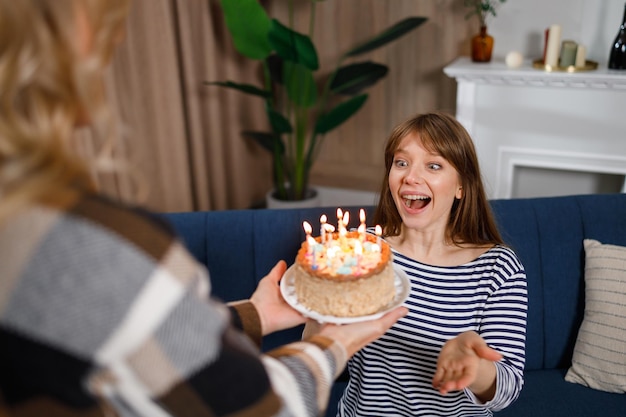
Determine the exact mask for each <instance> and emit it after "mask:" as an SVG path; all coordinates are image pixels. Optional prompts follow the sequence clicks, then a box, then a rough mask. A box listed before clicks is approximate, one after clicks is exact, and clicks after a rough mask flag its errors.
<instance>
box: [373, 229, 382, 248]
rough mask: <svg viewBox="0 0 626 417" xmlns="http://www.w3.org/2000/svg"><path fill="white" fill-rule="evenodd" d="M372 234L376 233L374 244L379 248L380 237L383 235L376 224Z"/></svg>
mask: <svg viewBox="0 0 626 417" xmlns="http://www.w3.org/2000/svg"><path fill="white" fill-rule="evenodd" d="M374 233H376V244H377V245H378V247H379V248H380V236H381V235H382V234H383V228H382V227H380V225H379V224H377V225H376V228H375V231H374Z"/></svg>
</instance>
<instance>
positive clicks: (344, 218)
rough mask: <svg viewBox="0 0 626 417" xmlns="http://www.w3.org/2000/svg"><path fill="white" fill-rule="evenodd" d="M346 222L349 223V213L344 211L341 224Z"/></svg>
mask: <svg viewBox="0 0 626 417" xmlns="http://www.w3.org/2000/svg"><path fill="white" fill-rule="evenodd" d="M348 223H350V213H348V212H347V211H346V212H345V213H343V224H348Z"/></svg>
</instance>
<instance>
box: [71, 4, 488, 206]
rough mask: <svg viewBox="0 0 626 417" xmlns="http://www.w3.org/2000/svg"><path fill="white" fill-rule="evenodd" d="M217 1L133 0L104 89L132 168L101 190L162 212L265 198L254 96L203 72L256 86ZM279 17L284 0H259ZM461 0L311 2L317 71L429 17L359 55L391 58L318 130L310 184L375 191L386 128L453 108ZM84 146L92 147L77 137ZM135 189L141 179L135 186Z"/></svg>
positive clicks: (302, 12)
mask: <svg viewBox="0 0 626 417" xmlns="http://www.w3.org/2000/svg"><path fill="white" fill-rule="evenodd" d="M219 3H220V2H219V0H134V1H133V3H132V10H131V15H130V17H129V20H128V27H127V34H126V39H125V40H124V42H123V44H122V45H121V46H120V48H119V49H118V51H117V52H116V55H115V57H114V59H113V63H112V66H111V68H110V72H109V74H108V77H107V80H106V81H107V89H108V92H109V95H110V98H111V102H112V106H113V110H114V111H115V112H116V113H117V115H118V116H119V119H120V120H121V121H122V123H123V128H124V137H123V141H122V142H121V143H120V144H118V146H117V147H116V154H117V155H118V156H119V157H121V158H122V159H125V160H127V161H129V164H130V165H131V166H132V167H133V169H134V170H135V171H136V172H139V173H140V174H141V175H140V176H138V177H137V176H131V175H129V173H127V172H120V173H118V174H117V176H113V177H112V178H111V177H107V178H102V177H99V179H98V182H99V185H100V186H101V188H102V189H103V190H104V191H105V192H107V193H109V194H112V195H114V196H117V197H120V198H122V199H130V198H131V197H132V196H133V195H136V194H137V192H138V190H142V189H148V190H149V194H148V195H147V197H146V198H145V199H144V200H143V201H141V202H142V203H143V204H144V205H146V206H147V207H148V208H150V209H152V210H155V211H160V212H174V211H193V210H225V209H245V208H250V207H256V206H260V205H262V202H263V200H264V196H265V193H266V192H267V191H269V190H270V188H271V185H272V178H271V175H272V174H271V158H270V155H269V153H268V152H267V151H266V150H264V149H262V148H261V147H260V146H259V145H258V144H256V143H253V142H251V141H249V140H246V139H244V138H243V137H242V136H241V131H242V130H266V129H267V122H266V120H265V116H264V110H263V103H262V101H261V99H259V98H256V97H251V96H248V95H246V94H243V93H240V92H238V91H234V90H228V89H224V88H221V87H217V86H209V85H206V83H205V82H206V81H225V80H232V81H236V82H245V83H249V84H257V85H260V82H261V79H262V77H261V74H260V72H259V70H260V67H259V64H258V62H253V61H250V60H248V59H247V58H245V57H242V56H241V55H239V54H238V53H236V51H235V50H234V47H233V45H232V42H231V40H230V36H229V34H228V31H227V28H226V27H225V24H224V21H223V18H222V14H221V8H220V4H219ZM262 3H263V5H264V6H265V7H266V8H267V10H268V12H269V13H270V15H271V17H276V18H278V19H280V20H281V21H283V22H284V21H286V15H287V4H288V2H287V1H286V0H265V1H262ZM308 5H309V0H296V1H295V6H296V7H295V11H296V19H295V20H296V23H297V25H300V24H302V25H303V26H302V28H301V27H297V29H299V30H301V31H307V30H308V29H307V26H306V25H307V24H308V14H309V6H308ZM465 13H466V10H465V8H464V6H463V1H462V0H393V1H383V0H326V1H323V2H319V3H318V6H317V16H316V25H315V35H314V42H315V44H316V47H317V49H318V54H319V56H320V62H321V66H322V71H324V70H325V69H326V70H328V69H330V68H331V66H332V65H333V63H334V62H335V61H336V60H337V59H338V57H339V55H340V54H341V53H342V52H344V51H345V50H347V49H348V48H350V47H352V46H353V45H355V44H356V43H358V42H360V41H364V40H366V39H368V38H370V37H371V36H373V35H374V34H376V33H378V32H380V31H382V30H383V29H385V28H387V27H389V26H391V25H392V24H394V23H396V22H397V21H399V20H401V19H403V18H405V17H408V16H425V17H428V19H429V20H428V21H427V22H426V23H425V24H424V25H422V26H420V27H419V28H418V29H416V30H414V31H413V32H411V33H410V34H408V35H406V36H404V37H403V38H401V39H399V40H397V41H395V42H394V43H392V44H389V45H387V46H385V47H383V48H381V49H379V50H376V51H374V52H372V53H371V54H370V55H364V56H363V57H359V59H360V60H373V61H376V62H380V63H383V64H386V65H388V66H389V73H388V75H387V77H386V78H385V79H383V80H382V81H381V82H379V83H378V84H377V85H376V86H374V87H373V88H371V89H370V90H368V91H369V92H370V97H369V99H368V101H367V102H366V104H365V106H364V107H363V108H362V109H361V110H360V111H359V113H357V115H356V116H355V117H353V118H352V119H350V120H349V121H348V122H346V123H345V124H344V125H342V126H340V127H339V128H338V129H336V130H334V131H332V132H330V133H329V134H328V135H327V137H326V138H325V139H324V144H323V146H322V150H321V153H320V155H319V158H318V160H317V162H316V164H315V166H314V168H313V176H312V180H311V182H312V183H313V184H319V185H328V186H339V187H347V188H353V189H361V190H367V191H377V190H378V187H379V185H380V180H381V178H382V174H383V160H382V150H383V144H384V141H385V139H386V136H387V135H388V134H389V132H390V131H391V129H392V128H393V126H394V125H396V124H398V123H400V122H401V121H403V120H404V119H406V118H407V117H409V116H411V115H413V114H415V113H418V112H425V111H431V110H447V111H450V112H452V113H453V112H454V110H455V95H456V85H455V82H454V80H452V79H449V78H448V77H446V76H445V74H444V73H443V67H444V66H446V65H447V64H449V63H450V62H452V61H453V60H454V59H455V58H456V57H457V56H459V55H468V53H469V39H470V37H471V36H472V35H473V34H474V31H475V28H476V25H475V22H470V21H467V20H465V18H464V16H465ZM84 136H85V138H84V143H83V144H82V145H81V146H82V147H83V148H84V151H85V152H87V153H89V152H92V151H93V152H95V150H94V149H95V148H96V147H97V144H90V143H89V140H90V138H89V135H88V134H85V135H84ZM138 187H139V188H138Z"/></svg>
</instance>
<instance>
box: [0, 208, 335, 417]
mask: <svg viewBox="0 0 626 417" xmlns="http://www.w3.org/2000/svg"><path fill="white" fill-rule="evenodd" d="M209 290H210V284H209V280H208V276H207V271H206V270H205V269H204V268H203V267H202V266H201V265H200V264H198V263H197V262H196V261H195V260H194V259H193V258H192V256H191V255H190V254H189V253H188V252H187V251H186V250H185V248H184V247H183V246H182V244H181V242H180V241H179V240H177V239H176V238H175V236H174V235H173V233H172V232H171V229H170V228H169V227H168V226H167V225H166V224H164V223H162V222H161V221H160V220H158V219H156V218H154V217H152V216H150V215H148V214H146V213H141V212H138V211H136V210H132V209H129V208H126V207H123V206H120V205H118V204H116V203H112V202H110V201H107V200H105V199H103V198H100V197H94V196H90V197H84V198H81V199H79V200H78V201H75V202H73V203H72V204H70V205H69V207H66V208H58V207H51V206H36V207H32V208H30V209H28V210H25V211H24V212H22V213H21V214H19V215H18V216H15V217H14V218H13V219H12V220H11V221H10V222H8V224H3V225H0V416H3V415H4V413H8V415H11V416H37V417H43V416H104V415H107V416H109V415H119V416H151V417H152V416H154V417H160V416H207V417H208V416H242V417H243V416H254V417H262V416H290V415H293V416H313V415H318V414H319V413H320V412H321V411H322V410H324V409H325V408H326V402H327V400H328V395H329V389H330V386H331V385H332V381H333V379H334V378H335V377H336V376H337V374H338V373H339V372H340V371H341V370H342V369H343V367H344V365H345V361H346V358H345V353H344V351H343V350H342V348H341V347H340V346H338V345H337V344H335V343H333V342H332V341H331V340H329V339H327V338H323V337H316V338H313V339H310V340H308V341H302V342H296V343H293V344H290V345H288V346H284V347H282V348H279V349H276V350H274V351H272V352H269V353H268V354H267V355H262V354H261V353H260V351H259V349H258V346H256V345H255V344H254V343H253V342H252V340H253V339H254V338H256V339H259V338H260V329H259V327H260V326H259V318H258V315H257V313H256V310H255V309H254V307H252V305H251V304H250V303H246V302H243V303H237V304H234V305H232V306H231V307H230V308H228V307H226V306H225V305H223V304H220V303H219V302H217V301H214V300H211V299H210V298H209V297H208V293H209ZM241 330H243V331H244V332H246V333H248V334H249V335H253V336H254V337H253V338H250V337H248V336H246V335H245V334H244V333H243V332H241ZM2 403H4V405H2ZM3 410H4V411H3Z"/></svg>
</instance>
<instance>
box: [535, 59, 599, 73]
mask: <svg viewBox="0 0 626 417" xmlns="http://www.w3.org/2000/svg"><path fill="white" fill-rule="evenodd" d="M533 68H536V69H540V70H543V71H546V72H584V71H595V70H597V69H598V63H597V62H596V61H589V60H587V61H585V66H584V67H576V66H574V65H569V66H567V67H560V66H558V65H557V66H552V65H546V64H544V63H543V60H542V59H537V60H535V61H533Z"/></svg>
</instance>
